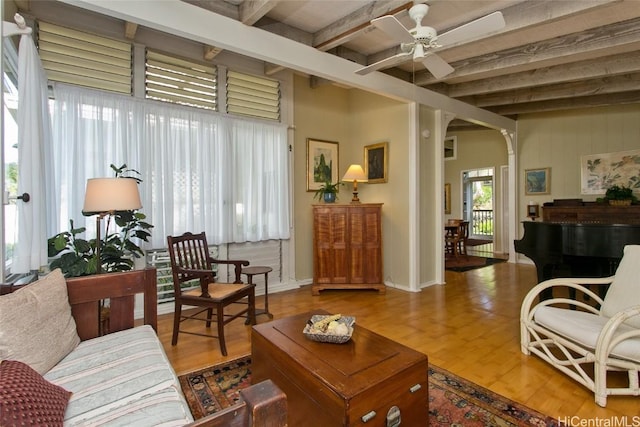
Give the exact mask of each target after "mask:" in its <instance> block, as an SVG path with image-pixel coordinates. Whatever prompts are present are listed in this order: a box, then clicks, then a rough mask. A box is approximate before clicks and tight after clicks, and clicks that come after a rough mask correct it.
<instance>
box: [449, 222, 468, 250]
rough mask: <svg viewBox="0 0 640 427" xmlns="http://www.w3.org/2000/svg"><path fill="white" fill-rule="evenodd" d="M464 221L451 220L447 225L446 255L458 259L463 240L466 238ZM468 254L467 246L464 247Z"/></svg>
mask: <svg viewBox="0 0 640 427" xmlns="http://www.w3.org/2000/svg"><path fill="white" fill-rule="evenodd" d="M463 223H464V221H462V220H461V219H449V220H448V221H447V224H446V225H445V235H444V246H445V253H446V254H448V255H453V256H454V257H455V258H458V255H460V253H461V251H460V249H461V240H462V239H463V238H464V225H463ZM464 248H465V249H464V250H465V254H466V246H465V247H464Z"/></svg>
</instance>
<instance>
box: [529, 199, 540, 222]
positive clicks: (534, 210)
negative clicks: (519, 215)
mask: <svg viewBox="0 0 640 427" xmlns="http://www.w3.org/2000/svg"><path fill="white" fill-rule="evenodd" d="M527 216H528V217H529V218H531V221H535V220H536V218H538V217H540V206H539V205H538V204H537V203H534V202H529V204H528V205H527Z"/></svg>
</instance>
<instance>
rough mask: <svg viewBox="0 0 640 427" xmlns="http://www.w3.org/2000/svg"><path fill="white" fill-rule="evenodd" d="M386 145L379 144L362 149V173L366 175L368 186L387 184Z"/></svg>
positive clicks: (387, 156)
mask: <svg viewBox="0 0 640 427" xmlns="http://www.w3.org/2000/svg"><path fill="white" fill-rule="evenodd" d="M387 147H388V144H387V143H386V142H381V143H379V144H371V145H367V146H365V147H364V173H365V174H366V175H367V179H368V180H369V184H378V183H381V182H387V179H388V178H387V171H388V163H389V154H388V153H387Z"/></svg>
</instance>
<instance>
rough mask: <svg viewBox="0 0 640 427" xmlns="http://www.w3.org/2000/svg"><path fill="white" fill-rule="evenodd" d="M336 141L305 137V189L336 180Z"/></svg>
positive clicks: (314, 188) (315, 188)
mask: <svg viewBox="0 0 640 427" xmlns="http://www.w3.org/2000/svg"><path fill="white" fill-rule="evenodd" d="M338 167H339V164H338V143H337V142H332V141H322V140H319V139H312V138H307V191H316V190H318V189H320V187H322V185H323V184H324V183H326V182H331V183H332V184H335V183H336V182H338V179H339V178H338Z"/></svg>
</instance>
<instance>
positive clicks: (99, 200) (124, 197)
mask: <svg viewBox="0 0 640 427" xmlns="http://www.w3.org/2000/svg"><path fill="white" fill-rule="evenodd" d="M141 207H142V202H141V201H140V192H139V191H138V183H137V182H136V180H135V179H132V178H91V179H88V180H87V190H86V192H85V195H84V207H83V208H82V212H84V213H85V214H87V213H89V214H90V213H104V212H111V211H129V210H134V209H140V208H141Z"/></svg>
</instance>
